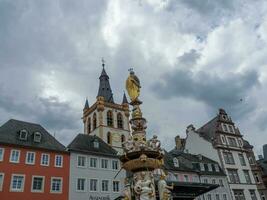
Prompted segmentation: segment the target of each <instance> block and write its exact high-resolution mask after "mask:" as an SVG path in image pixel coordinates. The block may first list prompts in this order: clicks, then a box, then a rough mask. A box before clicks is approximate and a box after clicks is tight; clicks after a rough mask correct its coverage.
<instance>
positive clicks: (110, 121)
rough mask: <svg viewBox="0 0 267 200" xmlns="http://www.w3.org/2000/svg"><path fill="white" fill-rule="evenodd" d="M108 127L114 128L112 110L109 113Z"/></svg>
mask: <svg viewBox="0 0 267 200" xmlns="http://www.w3.org/2000/svg"><path fill="white" fill-rule="evenodd" d="M107 125H108V126H113V113H112V111H111V110H109V111H108V112H107Z"/></svg>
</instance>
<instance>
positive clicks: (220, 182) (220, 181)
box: [219, 179, 224, 187]
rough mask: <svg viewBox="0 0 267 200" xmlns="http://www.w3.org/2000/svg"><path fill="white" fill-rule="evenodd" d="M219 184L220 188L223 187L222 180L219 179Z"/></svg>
mask: <svg viewBox="0 0 267 200" xmlns="http://www.w3.org/2000/svg"><path fill="white" fill-rule="evenodd" d="M219 184H220V186H221V187H224V184H223V180H222V179H219Z"/></svg>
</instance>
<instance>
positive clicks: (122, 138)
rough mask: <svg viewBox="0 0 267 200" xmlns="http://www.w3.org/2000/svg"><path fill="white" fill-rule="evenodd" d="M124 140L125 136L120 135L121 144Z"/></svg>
mask: <svg viewBox="0 0 267 200" xmlns="http://www.w3.org/2000/svg"><path fill="white" fill-rule="evenodd" d="M124 142H125V136H124V135H121V143H122V144H123V143H124Z"/></svg>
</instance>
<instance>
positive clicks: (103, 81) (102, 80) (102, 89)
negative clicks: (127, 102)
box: [97, 66, 114, 103]
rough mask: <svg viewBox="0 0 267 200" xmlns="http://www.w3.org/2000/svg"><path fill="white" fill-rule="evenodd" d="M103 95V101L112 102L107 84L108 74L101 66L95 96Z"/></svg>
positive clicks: (110, 91) (111, 95)
mask: <svg viewBox="0 0 267 200" xmlns="http://www.w3.org/2000/svg"><path fill="white" fill-rule="evenodd" d="M99 96H102V97H104V100H105V102H109V103H114V100H113V94H112V90H111V87H110V84H109V76H108V75H107V73H106V70H105V68H104V66H103V69H102V72H101V75H100V77H99V88H98V94H97V97H99Z"/></svg>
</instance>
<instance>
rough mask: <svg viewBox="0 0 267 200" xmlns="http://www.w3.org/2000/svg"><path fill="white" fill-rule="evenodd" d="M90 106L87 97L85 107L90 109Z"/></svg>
mask: <svg viewBox="0 0 267 200" xmlns="http://www.w3.org/2000/svg"><path fill="white" fill-rule="evenodd" d="M88 108H89V103H88V99H87V98H86V100H85V104H84V108H83V109H84V110H85V109H88Z"/></svg>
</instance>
